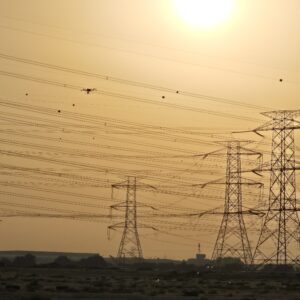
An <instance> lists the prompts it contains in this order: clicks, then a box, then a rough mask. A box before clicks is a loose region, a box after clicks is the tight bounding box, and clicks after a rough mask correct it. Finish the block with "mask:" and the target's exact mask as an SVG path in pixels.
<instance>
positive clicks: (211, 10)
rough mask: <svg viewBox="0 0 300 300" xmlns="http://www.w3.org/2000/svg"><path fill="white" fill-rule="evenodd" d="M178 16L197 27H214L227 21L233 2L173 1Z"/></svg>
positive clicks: (220, 0)
mask: <svg viewBox="0 0 300 300" xmlns="http://www.w3.org/2000/svg"><path fill="white" fill-rule="evenodd" d="M173 1H174V5H175V9H176V10H177V13H178V14H179V16H180V17H181V18H182V19H183V20H184V21H185V22H186V23H188V24H190V25H192V26H197V27H206V28H209V27H214V26H217V25H218V24H221V23H223V22H225V21H226V19H228V17H229V16H230V15H231V14H232V12H233V9H234V0H173Z"/></svg>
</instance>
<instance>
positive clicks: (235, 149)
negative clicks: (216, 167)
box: [212, 141, 261, 264]
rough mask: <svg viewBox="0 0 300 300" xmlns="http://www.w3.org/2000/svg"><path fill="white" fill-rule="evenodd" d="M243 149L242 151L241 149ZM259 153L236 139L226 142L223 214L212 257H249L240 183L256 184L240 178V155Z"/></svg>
mask: <svg viewBox="0 0 300 300" xmlns="http://www.w3.org/2000/svg"><path fill="white" fill-rule="evenodd" d="M242 151H243V153H242ZM242 154H243V155H258V156H259V157H260V156H261V155H260V153H256V152H253V151H252V150H249V149H246V148H244V147H241V142H240V141H229V142H227V167H226V180H225V182H221V184H225V185H226V190H225V204H224V214H223V218H222V221H221V225H220V229H219V232H218V236H217V239H216V242H215V246H214V250H213V254H212V259H214V260H216V259H218V258H224V257H238V258H240V259H241V260H242V261H243V262H244V263H246V264H250V263H251V261H252V254H251V247H250V242H249V239H248V235H247V231H246V226H245V223H244V218H243V212H242V185H243V184H251V185H253V184H258V185H260V186H261V184H260V183H257V182H255V181H249V180H248V181H246V180H245V182H243V181H244V180H242V178H241V155H242Z"/></svg>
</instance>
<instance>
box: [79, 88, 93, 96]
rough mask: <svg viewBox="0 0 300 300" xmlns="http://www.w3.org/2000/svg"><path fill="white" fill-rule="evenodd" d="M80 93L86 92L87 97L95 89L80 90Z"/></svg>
mask: <svg viewBox="0 0 300 300" xmlns="http://www.w3.org/2000/svg"><path fill="white" fill-rule="evenodd" d="M81 91H82V92H86V93H87V95H88V94H90V93H91V92H94V91H96V89H95V88H92V89H91V88H86V89H82V90H81Z"/></svg>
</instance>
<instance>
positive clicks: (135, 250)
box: [108, 176, 154, 262]
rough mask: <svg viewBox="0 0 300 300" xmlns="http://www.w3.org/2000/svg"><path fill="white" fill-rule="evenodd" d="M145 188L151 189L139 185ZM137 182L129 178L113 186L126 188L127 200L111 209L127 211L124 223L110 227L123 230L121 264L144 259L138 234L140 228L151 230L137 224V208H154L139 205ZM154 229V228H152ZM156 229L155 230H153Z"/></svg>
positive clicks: (119, 257) (118, 256) (119, 259)
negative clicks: (127, 260)
mask: <svg viewBox="0 0 300 300" xmlns="http://www.w3.org/2000/svg"><path fill="white" fill-rule="evenodd" d="M139 186H144V187H150V188H153V187H151V186H149V185H145V184H142V185H139ZM137 187H138V185H137V180H136V177H133V176H129V177H128V178H127V181H125V182H121V183H118V184H113V185H112V188H113V189H114V188H117V189H120V188H126V200H125V201H124V202H120V203H118V204H115V205H112V206H111V209H115V210H125V220H124V222H121V223H117V224H114V225H111V226H109V227H108V229H109V230H110V229H112V230H115V229H123V234H122V238H121V242H120V245H119V249H118V253H117V259H118V261H119V262H125V259H126V258H131V259H136V260H141V259H143V251H142V247H141V242H140V238H139V233H138V227H140V228H141V227H143V228H150V227H149V226H146V225H143V224H141V223H139V224H138V222H137V219H138V217H137V207H138V206H144V207H150V208H152V209H153V207H152V206H149V205H145V204H141V203H137V200H136V192H137ZM151 228H152V227H151ZM152 229H154V228H152Z"/></svg>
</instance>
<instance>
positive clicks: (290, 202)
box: [253, 110, 300, 264]
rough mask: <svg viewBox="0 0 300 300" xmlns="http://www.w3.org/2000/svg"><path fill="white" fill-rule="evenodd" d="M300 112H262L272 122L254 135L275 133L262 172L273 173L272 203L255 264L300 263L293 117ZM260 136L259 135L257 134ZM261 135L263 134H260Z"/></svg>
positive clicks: (271, 176)
mask: <svg viewBox="0 0 300 300" xmlns="http://www.w3.org/2000/svg"><path fill="white" fill-rule="evenodd" d="M299 114H300V110H283V111H272V112H266V113H263V115H264V116H266V117H269V118H271V119H272V120H271V121H269V122H267V123H265V124H264V125H262V126H260V127H258V128H257V129H255V130H254V132H256V133H258V132H262V131H272V133H273V136H272V153H271V161H270V163H269V164H268V165H264V168H263V169H262V171H270V172H271V174H270V188H269V202H268V208H267V212H266V215H265V217H264V221H263V225H262V228H261V232H260V235H259V239H258V243H257V246H256V249H255V251H254V255H253V260H254V262H256V263H261V264H266V263H273V264H289V263H299V225H300V223H299V216H298V208H297V199H296V174H295V170H296V169H299V166H298V167H297V166H296V161H295V142H294V130H295V129H300V122H299V121H296V120H295V119H294V118H295V116H296V115H299ZM258 134H259V133H258ZM260 135H261V134H260Z"/></svg>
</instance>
